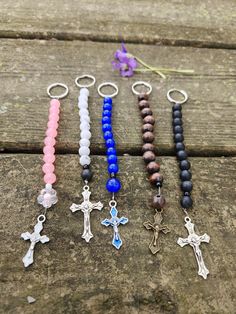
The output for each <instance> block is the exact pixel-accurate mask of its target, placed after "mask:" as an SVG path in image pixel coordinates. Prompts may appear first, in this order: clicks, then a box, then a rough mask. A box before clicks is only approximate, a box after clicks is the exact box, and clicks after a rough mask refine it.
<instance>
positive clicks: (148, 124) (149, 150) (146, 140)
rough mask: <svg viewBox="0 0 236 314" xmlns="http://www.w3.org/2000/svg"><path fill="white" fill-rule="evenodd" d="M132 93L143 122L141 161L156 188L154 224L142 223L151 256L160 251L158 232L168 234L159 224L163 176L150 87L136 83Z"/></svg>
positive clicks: (153, 203) (163, 204)
mask: <svg viewBox="0 0 236 314" xmlns="http://www.w3.org/2000/svg"><path fill="white" fill-rule="evenodd" d="M139 85H140V86H141V85H143V86H145V87H147V88H148V89H149V90H148V92H147V93H139V92H137V91H136V87H137V86H139ZM132 91H133V93H134V94H136V95H138V108H139V110H140V114H141V118H142V121H143V126H142V129H141V130H142V139H143V147H142V153H143V160H144V162H145V164H146V170H147V172H148V175H149V182H150V183H151V184H152V185H154V186H155V187H157V190H158V192H157V195H155V196H154V197H153V200H152V207H153V208H154V210H155V215H154V222H150V221H147V222H144V224H143V225H144V227H145V228H146V229H148V230H152V231H153V232H154V235H153V237H152V241H151V243H150V244H149V248H150V251H151V252H152V254H156V253H157V252H159V251H160V245H159V242H158V236H159V232H160V231H161V232H163V233H164V234H166V233H168V232H169V229H168V227H167V226H165V225H162V224H161V222H162V220H163V217H162V212H163V210H164V206H165V198H164V196H163V195H162V194H161V188H162V184H163V176H162V175H161V173H160V164H159V163H157V162H156V154H155V146H154V144H153V142H154V138H155V137H154V125H155V119H154V117H153V112H152V110H151V109H150V103H149V94H150V93H151V91H152V87H151V85H150V84H148V83H146V82H142V81H139V82H136V83H134V84H133V86H132Z"/></svg>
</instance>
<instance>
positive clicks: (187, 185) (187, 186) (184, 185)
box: [181, 181, 193, 192]
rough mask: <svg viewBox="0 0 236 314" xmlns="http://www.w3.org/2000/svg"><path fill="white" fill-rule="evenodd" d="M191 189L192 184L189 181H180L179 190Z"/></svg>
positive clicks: (187, 190)
mask: <svg viewBox="0 0 236 314" xmlns="http://www.w3.org/2000/svg"><path fill="white" fill-rule="evenodd" d="M192 189H193V184H192V182H191V181H183V182H182V183H181V190H182V191H183V192H191V191H192Z"/></svg>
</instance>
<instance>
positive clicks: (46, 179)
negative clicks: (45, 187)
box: [43, 173, 57, 184]
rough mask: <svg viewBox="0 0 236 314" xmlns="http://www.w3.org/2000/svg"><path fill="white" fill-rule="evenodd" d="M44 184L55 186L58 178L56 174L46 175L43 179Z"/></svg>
mask: <svg viewBox="0 0 236 314" xmlns="http://www.w3.org/2000/svg"><path fill="white" fill-rule="evenodd" d="M43 179H44V182H45V183H46V184H47V183H49V184H53V183H55V182H56V179H57V177H56V176H55V174H54V173H47V174H45V176H44V177H43Z"/></svg>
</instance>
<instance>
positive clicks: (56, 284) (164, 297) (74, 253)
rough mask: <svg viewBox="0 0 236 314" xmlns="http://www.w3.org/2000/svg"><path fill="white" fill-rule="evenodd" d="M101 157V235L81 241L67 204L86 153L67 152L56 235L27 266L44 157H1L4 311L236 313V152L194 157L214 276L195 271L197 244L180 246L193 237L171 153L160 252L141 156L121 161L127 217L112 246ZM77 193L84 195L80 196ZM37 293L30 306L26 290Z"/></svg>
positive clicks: (97, 162) (97, 188) (76, 217)
mask: <svg viewBox="0 0 236 314" xmlns="http://www.w3.org/2000/svg"><path fill="white" fill-rule="evenodd" d="M92 158H93V162H94V163H93V171H94V179H93V182H92V183H91V189H92V191H93V200H98V199H101V200H102V201H103V202H104V204H105V209H104V210H103V211H102V212H93V213H92V228H93V232H94V235H95V237H94V238H93V239H92V240H91V243H90V244H89V245H87V244H86V243H84V242H83V240H82V239H81V231H82V227H83V225H82V224H83V221H82V220H83V219H82V216H81V213H77V214H72V213H71V212H70V210H69V207H70V205H71V203H72V202H74V201H75V200H77V201H79V199H81V198H80V192H81V189H82V186H81V180H80V167H79V162H78V158H77V157H76V156H74V155H66V156H59V157H58V159H57V161H56V164H57V175H58V183H57V186H56V189H57V191H58V196H59V202H58V204H57V205H56V206H55V208H53V209H52V210H49V212H48V221H47V223H46V225H45V228H44V233H45V234H47V235H48V236H49V237H50V239H51V241H50V242H49V243H48V244H45V245H44V246H42V245H38V247H37V251H36V254H35V263H34V265H33V266H32V267H31V268H29V269H27V270H24V269H23V265H22V262H21V258H22V256H23V255H24V253H25V252H26V250H27V247H28V243H25V242H24V241H23V240H20V238H19V235H20V234H21V232H23V231H27V230H29V231H31V229H32V227H33V225H34V223H35V218H36V217H37V215H38V214H39V213H40V208H39V206H38V205H37V204H36V197H37V195H38V192H39V191H40V189H41V188H42V179H41V169H40V164H41V156H40V155H24V154H20V155H14V154H12V155H5V154H2V155H1V156H0V161H1V162H0V175H1V182H0V188H1V192H2V193H1V195H2V197H1V204H0V212H1V225H2V227H1V233H0V235H1V241H0V246H1V255H0V264H1V287H2V289H1V295H0V302H1V312H2V313H25V314H27V313H42V309H43V312H44V313H128V312H129V313H154V312H155V313H194V314H195V313H225V314H226V313H227V314H228V313H233V312H234V309H235V305H236V304H235V296H234V291H235V288H236V285H235V263H234V254H235V215H234V213H235V210H236V206H235V193H236V190H235V186H236V158H191V162H192V173H193V182H194V191H193V197H194V201H195V207H194V210H192V212H191V214H190V215H191V217H192V219H193V220H194V222H195V223H196V225H197V229H198V232H199V233H201V232H207V233H208V234H209V235H210V236H211V242H210V244H208V245H202V251H203V255H204V259H205V262H206V264H207V266H208V267H209V269H210V272H211V273H210V275H209V277H208V279H207V280H204V279H202V278H200V277H199V276H198V275H197V273H196V262H195V259H194V256H193V252H192V250H191V248H190V247H186V248H183V249H182V248H180V247H179V246H178V245H177V244H176V239H177V238H178V236H179V235H180V236H184V235H186V230H185V228H184V226H183V215H182V213H181V210H180V209H179V205H178V200H179V196H180V192H179V188H178V169H177V163H176V161H175V159H174V158H173V157H169V158H168V157H164V158H160V162H161V164H162V173H163V174H164V177H165V185H164V190H163V191H164V194H165V195H166V199H167V207H166V211H165V223H166V224H167V225H168V226H169V228H170V229H171V233H169V234H168V235H166V236H165V237H161V239H160V240H161V252H160V253H159V254H158V255H157V256H153V255H151V254H149V249H148V244H149V241H150V239H151V234H150V233H149V232H148V231H147V230H146V229H145V228H144V227H143V226H142V223H143V221H145V220H146V219H151V217H152V214H153V210H152V209H151V208H150V206H149V200H150V199H151V198H152V196H153V195H154V194H155V193H156V191H155V190H152V189H150V185H149V182H148V181H147V180H146V173H145V171H144V165H143V161H142V159H141V157H128V156H126V157H121V158H120V169H121V173H120V179H121V181H122V183H123V189H122V190H121V192H120V193H119V195H118V197H117V200H118V204H119V207H118V208H119V210H120V213H122V214H124V215H125V216H127V217H129V219H130V222H129V224H128V225H127V226H123V227H122V228H120V231H121V235H122V238H123V242H124V244H123V247H122V249H121V250H120V251H115V249H113V248H112V247H111V243H110V242H111V237H112V233H111V230H107V229H106V228H105V227H103V226H101V225H100V221H101V220H102V219H104V218H105V217H107V216H108V215H109V213H108V207H107V204H108V201H109V195H108V193H107V192H106V191H105V187H104V184H105V181H106V177H107V174H106V163H105V157H101V156H99V157H98V156H97V157H94V156H93V157H92ZM76 195H77V197H76ZM27 296H32V297H34V298H35V299H36V302H35V303H34V304H28V303H27V300H26V297H27Z"/></svg>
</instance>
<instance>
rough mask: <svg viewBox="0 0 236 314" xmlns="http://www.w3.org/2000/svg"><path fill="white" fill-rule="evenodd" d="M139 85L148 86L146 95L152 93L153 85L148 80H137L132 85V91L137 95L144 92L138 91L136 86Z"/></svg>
mask: <svg viewBox="0 0 236 314" xmlns="http://www.w3.org/2000/svg"><path fill="white" fill-rule="evenodd" d="M137 86H145V87H147V88H148V91H147V92H146V93H145V94H146V95H149V94H151V92H152V85H151V84H149V83H147V82H144V81H137V82H135V83H134V84H133V85H132V92H133V93H134V94H135V95H140V94H142V93H139V92H138V91H136V89H135V88H136V87H137Z"/></svg>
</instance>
